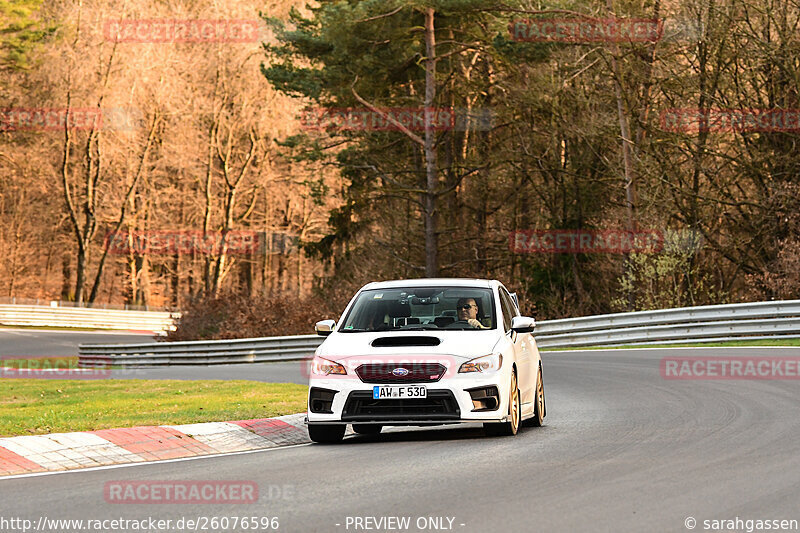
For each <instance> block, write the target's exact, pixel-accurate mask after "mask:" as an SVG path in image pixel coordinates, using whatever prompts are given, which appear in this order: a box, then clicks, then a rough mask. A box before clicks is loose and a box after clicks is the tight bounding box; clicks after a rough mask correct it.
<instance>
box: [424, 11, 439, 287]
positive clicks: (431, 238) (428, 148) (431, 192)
mask: <svg viewBox="0 0 800 533" xmlns="http://www.w3.org/2000/svg"><path fill="white" fill-rule="evenodd" d="M434 13H435V12H434V10H433V8H428V9H427V10H426V12H425V55H426V58H425V177H426V190H425V276H427V277H429V278H435V277H436V276H437V275H438V274H439V243H438V237H439V235H438V233H437V218H438V213H437V212H436V194H437V191H436V188H437V187H436V185H437V181H438V180H437V177H438V176H437V171H438V169H437V161H436V146H435V143H436V131H435V130H434V128H433V124H432V120H433V113H434V109H433V105H434V103H435V99H436V35H435V33H434V25H433V19H434Z"/></svg>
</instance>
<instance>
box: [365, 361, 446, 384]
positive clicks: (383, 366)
mask: <svg viewBox="0 0 800 533" xmlns="http://www.w3.org/2000/svg"><path fill="white" fill-rule="evenodd" d="M397 368H404V369H405V370H406V371H407V372H408V373H407V374H406V375H401V376H398V375H395V374H392V371H393V370H395V369H397ZM445 372H447V368H446V367H445V366H444V365H441V364H439V363H406V364H403V363H367V364H363V365H361V366H359V367H358V368H356V374H357V375H358V377H359V379H361V381H363V382H364V383H435V382H437V381H439V380H440V379H442V376H443V375H444V373H445Z"/></svg>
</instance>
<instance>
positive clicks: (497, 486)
mask: <svg viewBox="0 0 800 533" xmlns="http://www.w3.org/2000/svg"><path fill="white" fill-rule="evenodd" d="M713 353H714V354H721V353H724V354H728V355H731V356H745V355H770V356H787V355H793V356H797V355H798V354H799V353H800V350H797V349H761V348H752V349H735V350H734V349H717V350H713ZM667 354H669V355H695V354H696V352H695V351H693V350H630V351H628V350H608V351H591V352H589V351H587V352H557V353H549V354H545V355H544V360H545V365H546V366H545V384H546V393H547V407H548V416H547V418H546V426H545V427H543V428H538V429H527V428H526V429H523V430H522V431H521V432H520V434H519V435H517V436H516V437H497V438H486V437H484V436H483V432H482V429H480V427H471V426H455V427H453V426H451V427H449V428H443V429H416V430H405V431H392V432H391V433H385V434H382V435H380V436H378V437H376V438H371V437H351V438H349V439H347V440H345V442H344V443H342V444H341V445H336V446H325V445H303V446H298V447H291V448H279V449H275V450H272V451H263V452H255V453H246V454H241V455H231V456H221V457H211V458H201V459H196V460H189V461H178V462H164V463H156V464H149V465H137V466H133V467H127V468H112V469H105V470H93V471H83V472H70V473H62V474H54V475H45V476H38V477H26V478H17V479H5V480H0V502H2V503H0V508H1V510H0V516H5V517H9V516H12V517H23V518H30V519H32V520H33V521H34V523H36V521H37V520H38V519H39V517H40V516H46V517H48V518H76V519H80V518H82V519H102V518H120V517H122V518H135V519H141V518H146V517H154V518H158V519H173V520H177V519H180V518H182V517H183V518H186V517H189V518H192V517H193V518H197V517H214V516H216V517H235V516H239V517H241V516H259V517H261V516H268V517H273V516H276V517H278V518H279V524H280V526H279V531H293V532H295V531H296V532H313V531H321V532H327V531H331V532H335V531H366V530H367V529H363V528H360V529H355V527H354V525H353V524H354V517H376V518H380V517H387V516H399V517H404V516H405V517H410V518H411V522H410V523H411V527H410V528H409V529H407V530H408V531H419V530H420V529H417V527H416V521H417V519H418V518H420V517H448V518H451V519H453V521H452V529H453V530H455V531H464V532H488V531H498V530H505V531H515V532H516V531H519V532H527V531H544V532H552V531H567V532H575V531H592V532H595V531H614V532H617V531H665V532H666V531H688V530H689V529H688V528H687V527H686V525H685V524H686V520H687V519H688V518H690V517H691V518H693V519H695V520H696V521H697V522H696V523H697V526H696V530H697V531H703V530H704V527H703V521H704V520H712V519H726V520H727V519H730V520H733V519H735V518H736V517H739V518H741V519H743V520H744V519H762V520H774V519H795V520H798V519H800V507H798V501H800V475H799V474H798V473H800V418H799V417H798V398H800V383H798V381H797V380H787V381H757V380H750V381H744V380H739V381H668V380H664V379H662V377H661V376H660V373H659V360H660V359H661V358H662V357H664V356H665V355H667ZM704 355H710V354H709V353H704ZM121 480H140V481H152V480H162V481H163V480H181V481H182V480H250V481H254V482H256V483H257V484H258V486H259V487H260V492H261V498H260V501H259V503H256V504H249V505H230V504H227V505H226V504H183V505H165V504H160V505H159V504H149V505H142V504H139V505H120V504H109V503H106V501H105V500H104V495H103V489H104V484H105V483H106V482H108V481H121ZM348 517H350V519H349V520H350V521H349V522H348ZM348 523H349V524H350V526H349V527H347V524H348ZM363 523H364V522H362V524H363ZM448 523H449V522H448V520H447V519H445V520H444V524H445V526H447V524H448ZM337 524H339V525H337ZM462 524H463V525H462ZM372 530H373V531H374V530H376V529H372ZM382 530H387V529H382ZM388 530H389V531H398V530H399V529H388ZM428 530H430V529H428ZM440 530H441V529H440ZM706 530H707V529H706Z"/></svg>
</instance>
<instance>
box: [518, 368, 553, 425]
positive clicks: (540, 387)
mask: <svg viewBox="0 0 800 533" xmlns="http://www.w3.org/2000/svg"><path fill="white" fill-rule="evenodd" d="M546 414H547V409H546V407H545V400H544V379H543V378H542V367H539V375H538V376H537V377H536V403H535V405H534V408H533V417H532V418H529V419H527V420H526V421H525V422H523V425H524V426H526V427H535V428H538V427H542V426H543V425H544V417H545V415H546Z"/></svg>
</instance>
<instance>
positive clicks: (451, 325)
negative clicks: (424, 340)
mask: <svg viewBox="0 0 800 533" xmlns="http://www.w3.org/2000/svg"><path fill="white" fill-rule="evenodd" d="M465 327H467V328H471V329H477V328H476V327H475V326H473V325H472V324H470V323H469V322H467V321H466V320H456V321H455V322H451V323H449V324H447V325H446V326H445V327H444V328H442V329H463V328H465Z"/></svg>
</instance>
